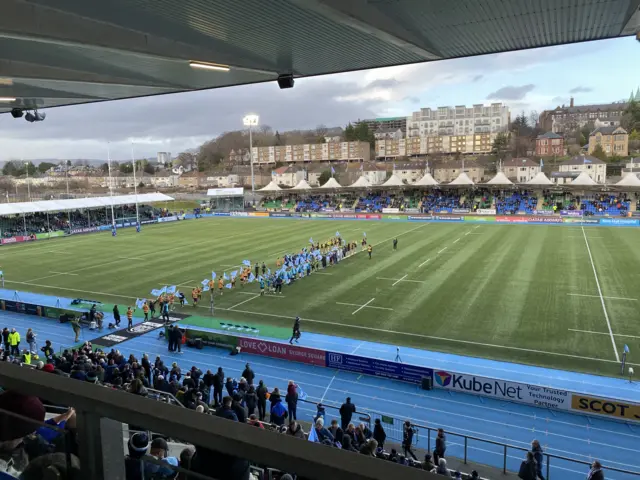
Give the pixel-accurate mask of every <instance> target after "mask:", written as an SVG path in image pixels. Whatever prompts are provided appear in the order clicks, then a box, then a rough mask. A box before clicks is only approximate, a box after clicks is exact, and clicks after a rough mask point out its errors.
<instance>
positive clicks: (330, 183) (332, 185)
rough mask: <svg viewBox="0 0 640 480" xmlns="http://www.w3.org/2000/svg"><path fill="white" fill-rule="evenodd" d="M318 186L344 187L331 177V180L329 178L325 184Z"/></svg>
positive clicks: (325, 187)
mask: <svg viewBox="0 0 640 480" xmlns="http://www.w3.org/2000/svg"><path fill="white" fill-rule="evenodd" d="M318 188H323V189H327V190H329V189H336V188H342V185H340V184H339V183H338V181H337V180H336V179H335V178H333V177H331V178H330V179H329V180H327V183H325V184H324V185H322V186H320V187H318Z"/></svg>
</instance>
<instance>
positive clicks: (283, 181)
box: [272, 167, 305, 187]
mask: <svg viewBox="0 0 640 480" xmlns="http://www.w3.org/2000/svg"><path fill="white" fill-rule="evenodd" d="M304 175H305V172H304V170H302V169H299V168H298V167H280V168H276V169H275V170H274V171H273V173H272V177H273V180H275V182H276V183H277V184H278V185H280V186H284V187H295V186H296V185H297V184H298V182H300V180H302V179H303V178H304Z"/></svg>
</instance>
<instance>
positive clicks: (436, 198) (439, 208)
mask: <svg viewBox="0 0 640 480" xmlns="http://www.w3.org/2000/svg"><path fill="white" fill-rule="evenodd" d="M471 207H472V201H471V200H470V198H464V199H463V196H462V195H461V194H460V193H459V192H457V191H454V190H440V189H437V188H436V189H433V190H431V191H430V192H429V193H426V194H425V195H424V196H423V197H422V211H423V212H424V213H429V212H448V213H451V212H452V211H453V209H457V208H467V209H471Z"/></svg>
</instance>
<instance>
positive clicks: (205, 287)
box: [202, 285, 210, 292]
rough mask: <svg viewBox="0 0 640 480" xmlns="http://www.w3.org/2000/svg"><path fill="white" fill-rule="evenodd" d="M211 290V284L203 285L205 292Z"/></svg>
mask: <svg viewBox="0 0 640 480" xmlns="http://www.w3.org/2000/svg"><path fill="white" fill-rule="evenodd" d="M209 290H210V288H209V285H205V286H204V287H202V291H203V292H208V291H209Z"/></svg>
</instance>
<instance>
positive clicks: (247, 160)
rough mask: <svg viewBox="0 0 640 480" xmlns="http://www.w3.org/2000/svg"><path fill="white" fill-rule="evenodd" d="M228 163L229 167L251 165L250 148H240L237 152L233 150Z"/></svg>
mask: <svg viewBox="0 0 640 480" xmlns="http://www.w3.org/2000/svg"><path fill="white" fill-rule="evenodd" d="M227 163H228V164H229V165H250V164H251V154H250V152H249V149H248V148H239V149H237V150H231V152H229V156H228V157H227Z"/></svg>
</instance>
